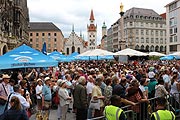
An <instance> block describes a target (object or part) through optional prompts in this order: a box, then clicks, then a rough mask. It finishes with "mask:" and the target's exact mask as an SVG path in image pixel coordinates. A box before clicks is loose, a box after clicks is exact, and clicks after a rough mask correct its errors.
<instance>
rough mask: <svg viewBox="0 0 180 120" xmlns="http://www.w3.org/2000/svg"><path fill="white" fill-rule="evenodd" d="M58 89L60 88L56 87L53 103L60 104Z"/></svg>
mask: <svg viewBox="0 0 180 120" xmlns="http://www.w3.org/2000/svg"><path fill="white" fill-rule="evenodd" d="M58 90H59V89H56V91H55V93H54V97H53V99H52V100H53V103H54V104H56V105H58V104H59V103H60V98H59V95H58Z"/></svg>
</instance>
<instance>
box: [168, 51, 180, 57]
mask: <svg viewBox="0 0 180 120" xmlns="http://www.w3.org/2000/svg"><path fill="white" fill-rule="evenodd" d="M169 55H176V56H180V51H179V52H174V53H172V54H169Z"/></svg>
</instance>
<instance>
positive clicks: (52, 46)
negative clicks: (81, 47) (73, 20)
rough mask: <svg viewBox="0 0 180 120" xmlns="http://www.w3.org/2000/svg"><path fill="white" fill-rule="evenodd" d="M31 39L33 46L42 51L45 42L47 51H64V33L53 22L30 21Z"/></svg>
mask: <svg viewBox="0 0 180 120" xmlns="http://www.w3.org/2000/svg"><path fill="white" fill-rule="evenodd" d="M28 32H29V41H30V44H31V47H32V48H34V49H36V50H39V51H41V50H42V46H43V44H44V42H45V43H46V49H47V52H48V53H50V52H53V51H54V50H57V51H59V52H63V49H64V35H63V33H62V31H61V30H60V29H59V28H58V27H57V26H56V25H54V24H53V23H52V22H30V28H29V31H28Z"/></svg>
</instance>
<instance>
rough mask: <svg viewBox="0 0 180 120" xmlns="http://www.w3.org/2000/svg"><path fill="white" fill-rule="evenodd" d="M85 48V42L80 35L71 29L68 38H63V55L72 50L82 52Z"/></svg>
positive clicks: (68, 53) (70, 52)
mask: <svg viewBox="0 0 180 120" xmlns="http://www.w3.org/2000/svg"><path fill="white" fill-rule="evenodd" d="M86 50H87V42H86V41H84V39H83V38H82V35H81V34H80V37H79V36H78V35H77V34H76V33H75V32H74V28H73V29H72V32H71V34H70V35H69V37H68V38H65V40H64V53H65V55H70V54H72V53H73V52H78V53H79V54H80V53H83V52H85V51H86Z"/></svg>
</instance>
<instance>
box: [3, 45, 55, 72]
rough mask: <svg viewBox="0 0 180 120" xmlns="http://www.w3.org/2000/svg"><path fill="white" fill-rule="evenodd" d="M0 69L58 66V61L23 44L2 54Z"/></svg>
mask: <svg viewBox="0 0 180 120" xmlns="http://www.w3.org/2000/svg"><path fill="white" fill-rule="evenodd" d="M0 61H1V62H0V69H12V68H30V67H31V68H32V67H50V66H58V61H56V60H54V59H52V58H51V57H49V56H46V55H44V54H43V53H41V52H39V51H37V50H35V49H33V48H31V47H29V46H27V45H25V44H23V45H21V46H20V47H18V48H15V49H13V50H11V51H9V52H7V53H6V54H4V55H3V56H0Z"/></svg>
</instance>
